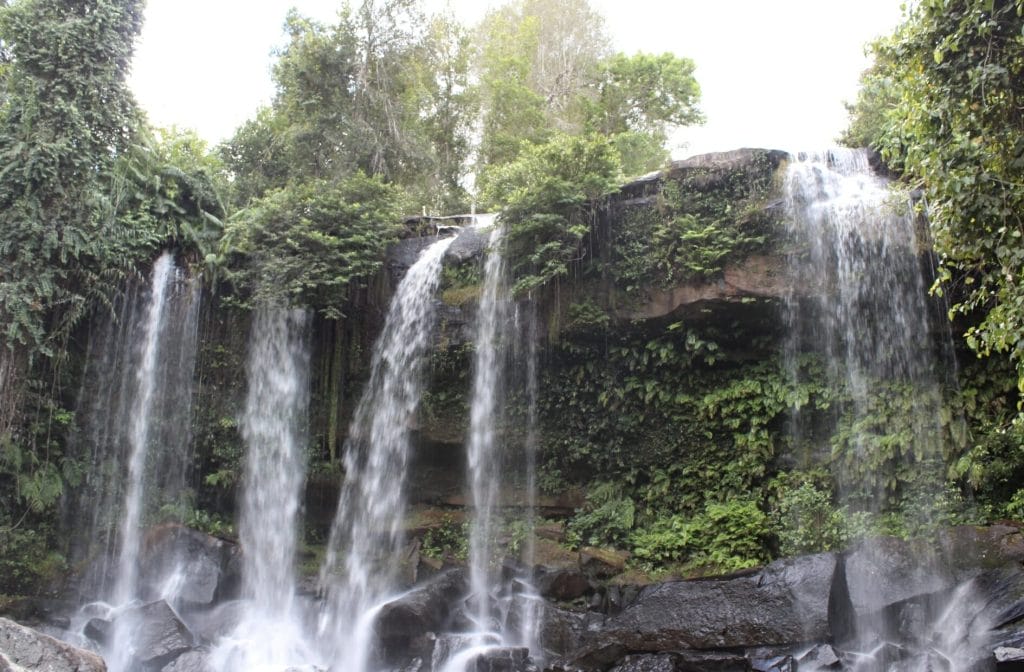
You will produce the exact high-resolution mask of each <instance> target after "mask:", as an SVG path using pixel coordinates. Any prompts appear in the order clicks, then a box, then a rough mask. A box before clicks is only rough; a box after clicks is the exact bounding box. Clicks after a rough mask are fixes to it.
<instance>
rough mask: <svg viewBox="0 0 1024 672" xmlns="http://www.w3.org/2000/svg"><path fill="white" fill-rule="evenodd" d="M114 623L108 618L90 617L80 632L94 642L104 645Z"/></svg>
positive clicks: (108, 638) (108, 639)
mask: <svg viewBox="0 0 1024 672" xmlns="http://www.w3.org/2000/svg"><path fill="white" fill-rule="evenodd" d="M113 627H114V624H113V623H111V622H110V621H108V620H105V619H102V618H90V619H89V622H88V623H86V624H85V627H84V628H83V629H82V634H84V635H85V636H86V637H88V638H89V639H91V640H92V641H94V642H96V643H97V644H102V645H104V646H106V644H107V642H109V641H110V635H111V634H112V632H113Z"/></svg>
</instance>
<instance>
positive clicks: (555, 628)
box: [538, 604, 586, 657]
mask: <svg viewBox="0 0 1024 672" xmlns="http://www.w3.org/2000/svg"><path fill="white" fill-rule="evenodd" d="M585 621H586V616H585V615H584V614H581V613H579V612H575V611H568V610H565V609H559V608H557V607H554V606H552V605H550V604H549V605H545V606H544V614H543V618H542V619H541V624H540V633H539V637H538V639H539V640H540V645H541V648H542V649H544V651H545V652H546V653H547V654H548V655H549V656H550V657H560V656H565V655H568V654H569V653H571V652H573V651H575V650H576V649H577V648H579V646H580V641H581V639H582V637H583V633H584V631H585V630H586V622H585Z"/></svg>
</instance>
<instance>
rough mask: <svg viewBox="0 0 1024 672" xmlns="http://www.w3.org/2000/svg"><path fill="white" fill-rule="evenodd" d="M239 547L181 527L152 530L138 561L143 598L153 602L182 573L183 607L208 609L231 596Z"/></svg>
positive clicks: (173, 525) (181, 594) (160, 527)
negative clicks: (199, 606)
mask: <svg viewBox="0 0 1024 672" xmlns="http://www.w3.org/2000/svg"><path fill="white" fill-rule="evenodd" d="M236 555H238V547H237V545H236V544H232V543H229V542H226V541H224V540H223V539H218V538H217V537H213V536H210V535H208V534H204V533H203V532H199V531H198V530H193V529H191V528H188V527H185V526H183V525H176V524H169V525H160V526H158V527H155V528H152V529H151V530H149V532H148V533H147V534H146V538H145V540H144V542H143V549H142V554H141V557H140V568H139V580H140V584H141V585H142V587H143V594H144V595H146V597H147V598H148V599H156V598H157V597H159V596H160V595H161V594H163V592H164V588H165V586H166V585H167V583H168V582H169V581H173V580H174V579H175V576H174V575H175V573H176V572H181V576H180V577H179V580H180V581H181V587H180V588H179V589H178V590H177V591H176V594H177V597H178V599H180V600H181V603H182V604H186V605H201V606H205V605H209V604H212V603H213V602H214V601H215V600H217V599H223V598H224V597H226V596H227V594H228V593H230V592H232V590H231V588H230V586H229V585H228V584H229V583H231V581H232V578H231V577H232V574H233V567H232V565H233V564H236V563H233V562H232V561H233V560H234V559H235V556H236Z"/></svg>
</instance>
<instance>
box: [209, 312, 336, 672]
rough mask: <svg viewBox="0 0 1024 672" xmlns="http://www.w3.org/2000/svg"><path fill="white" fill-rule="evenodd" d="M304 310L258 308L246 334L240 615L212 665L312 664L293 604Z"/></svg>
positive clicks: (304, 400)
mask: <svg viewBox="0 0 1024 672" xmlns="http://www.w3.org/2000/svg"><path fill="white" fill-rule="evenodd" d="M308 323H309V315H308V313H307V312H306V311H304V310H299V309H283V308H269V307H263V308H261V309H259V310H257V311H256V314H255V316H254V319H253V324H252V331H251V333H250V337H249V357H248V362H247V371H248V379H249V382H248V392H247V396H246V403H245V411H244V414H243V417H242V422H241V429H242V437H243V439H244V440H245V444H246V463H245V479H244V485H243V497H242V509H241V516H240V520H239V542H240V544H241V546H242V549H243V556H242V557H243V566H242V596H243V598H244V599H245V600H247V604H246V606H245V611H244V615H243V617H242V620H241V622H240V623H239V624H238V626H237V627H236V628H235V631H234V632H233V633H232V634H231V635H230V636H229V637H226V638H224V639H223V640H222V641H221V642H220V643H219V644H218V646H217V648H216V649H215V650H214V651H213V652H212V654H211V666H212V667H213V669H216V670H224V671H235V672H249V671H253V670H267V671H268V672H269V671H271V670H274V671H279V670H283V669H286V668H289V667H292V666H299V665H307V664H311V663H314V662H315V660H316V656H315V655H314V652H313V647H312V645H311V644H310V643H309V642H308V641H307V638H306V634H305V633H306V631H307V628H306V627H304V624H303V614H302V613H301V609H300V607H299V604H298V603H297V599H296V595H295V591H296V579H295V558H296V550H297V530H298V528H299V520H298V514H299V507H300V497H301V489H302V484H303V479H304V475H305V462H304V450H305V445H306V441H305V431H306V424H307V411H308V405H309V346H308V343H307V331H308Z"/></svg>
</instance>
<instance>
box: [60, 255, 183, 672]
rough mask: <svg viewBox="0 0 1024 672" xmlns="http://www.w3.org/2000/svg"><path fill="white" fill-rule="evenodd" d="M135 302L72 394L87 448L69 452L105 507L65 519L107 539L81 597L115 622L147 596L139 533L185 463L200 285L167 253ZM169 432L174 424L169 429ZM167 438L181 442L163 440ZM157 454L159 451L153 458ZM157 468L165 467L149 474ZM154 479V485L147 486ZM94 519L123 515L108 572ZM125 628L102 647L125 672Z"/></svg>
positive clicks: (179, 482)
mask: <svg viewBox="0 0 1024 672" xmlns="http://www.w3.org/2000/svg"><path fill="white" fill-rule="evenodd" d="M142 298H144V301H143V300H140V297H139V296H138V295H137V294H136V293H135V292H134V291H129V292H128V293H127V294H126V296H125V297H124V299H123V302H122V310H121V311H120V314H119V319H118V321H117V322H116V323H110V324H108V325H107V327H106V329H101V333H102V332H105V333H104V337H102V338H101V340H100V343H98V344H93V343H92V342H90V353H93V352H94V351H98V352H99V353H100V354H99V357H98V359H93V358H92V356H90V358H89V361H88V363H87V370H89V371H92V373H93V374H94V375H95V376H96V378H95V379H90V380H94V381H95V387H94V388H92V389H90V390H89V391H86V389H85V388H83V390H82V391H81V393H80V395H79V398H80V402H79V411H80V412H83V416H84V425H85V427H86V429H87V436H88V437H89V439H91V441H90V440H86V441H84V442H82V443H81V444H78V445H77V446H76V447H77V448H78V449H79V450H84V451H89V452H91V455H90V456H89V463H90V464H91V467H92V468H91V469H90V471H89V473H88V475H87V481H86V484H85V487H83V488H82V491H81V493H80V494H81V496H82V497H83V498H85V499H83V500H81V501H89V497H90V495H96V496H97V497H102V498H103V499H102V500H101V501H100V502H98V503H93V502H91V501H90V502H89V503H90V506H86V507H79V508H80V510H71V511H69V518H71V519H73V520H69V521H68V525H69V529H71V530H73V531H75V532H77V533H78V534H80V535H82V536H83V537H84V538H85V539H87V540H89V541H94V540H99V541H100V543H103V540H106V543H107V547H106V548H102V549H100V552H99V553H98V556H99V557H98V558H97V559H96V560H94V561H93V563H92V566H93V567H94V571H93V573H92V575H91V576H90V577H89V579H87V585H83V586H82V590H83V592H84V593H85V594H87V595H89V596H91V597H97V596H106V597H107V603H101V604H100V605H99V608H100V613H103V612H104V611H107V612H108V615H116V614H118V613H119V612H120V611H121V610H123V609H125V608H127V607H130V606H131V605H132V604H134V603H136V602H137V601H138V600H139V599H141V598H146V597H147V596H148V595H147V594H146V592H145V591H144V590H143V587H142V586H140V581H139V560H140V554H141V550H142V533H141V532H142V525H143V522H144V521H145V520H146V518H147V515H148V514H149V513H150V512H152V511H153V510H155V509H156V508H158V506H159V505H161V504H164V503H168V498H171V499H176V498H177V497H179V496H180V495H181V492H182V490H183V489H184V474H185V473H186V471H187V464H188V457H187V445H188V439H187V437H188V435H189V434H188V432H187V431H182V429H181V426H185V427H187V426H189V424H190V420H191V418H190V415H191V389H192V388H191V380H192V376H193V372H194V371H193V370H194V366H195V353H196V332H197V324H198V320H197V315H198V306H199V294H198V284H197V283H195V282H194V281H189V280H188V278H187V275H186V274H184V273H183V272H182V271H180V270H179V269H178V268H177V267H176V266H175V264H174V257H173V255H172V254H171V253H170V252H165V253H164V254H162V255H161V256H160V257H159V258H158V259H157V261H156V262H155V264H154V266H153V271H152V276H151V281H150V291H149V292H148V294H145V295H143V296H142ZM137 313H140V315H139V316H138V319H136V314H137ZM112 334H113V335H114V336H113V338H109V337H110V336H111V335H112ZM90 341H92V339H90ZM94 345H98V346H99V347H98V348H94ZM91 394H96V395H97V396H96V398H95V399H92V402H93V403H92V405H89V404H83V403H82V402H83V401H85V400H86V399H89V398H90V396H91ZM168 425H176V426H175V427H174V428H173V430H171V429H169V428H168ZM169 434H170V435H176V436H177V437H178V438H180V439H181V440H173V439H171V440H169V439H168V435H169ZM156 447H159V448H160V451H159V452H157V453H155V454H153V453H154V451H153V448H156ZM156 463H160V464H161V465H162V469H160V470H157V469H154V464H156ZM122 465H124V466H122ZM157 471H159V473H160V475H161V478H160V479H157V478H154V473H155V472H157ZM168 471H170V472H173V473H168ZM125 472H126V473H125ZM175 474H176V475H180V478H176V477H175ZM122 483H123V484H124V485H123V488H122V487H121V484H122ZM119 495H120V497H119ZM118 499H120V501H118ZM72 509H73V507H72ZM90 511H91V512H92V513H86V512H90ZM101 512H102V513H105V514H106V515H109V514H110V513H111V512H115V513H119V514H120V525H119V526H118V527H119V536H118V537H117V540H118V544H119V545H118V547H117V548H118V551H117V562H116V566H115V567H109V566H108V564H107V558H108V550H109V548H110V547H109V544H110V540H111V539H112V538H114V535H113V533H112V530H110V529H109V528H110V527H111V523H112V522H113V521H112V520H110V519H108V518H105V517H103V516H102V515H101ZM88 546H89V544H88V542H84V543H82V544H80V545H79V546H74V547H73V548H75V549H76V550H78V552H79V553H85V554H87V556H88V555H89V554H91V553H90V550H84V551H82V550H79V549H82V548H83V547H84V548H86V549H88ZM108 569H113V570H114V572H115V573H114V575H113V588H112V589H111V590H110V591H108V590H107V589H106V586H107V585H108V584H107V576H108ZM130 621H131V619H129V618H119V619H117V620H116V621H115V623H114V628H113V630H112V633H111V638H110V640H109V642H108V643H107V646H106V649H107V657H108V660H109V663H110V669H111V670H115V671H118V670H125V669H128V667H129V665H130V661H131V655H132V653H133V650H134V643H133V642H132V623H131V622H130Z"/></svg>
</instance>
